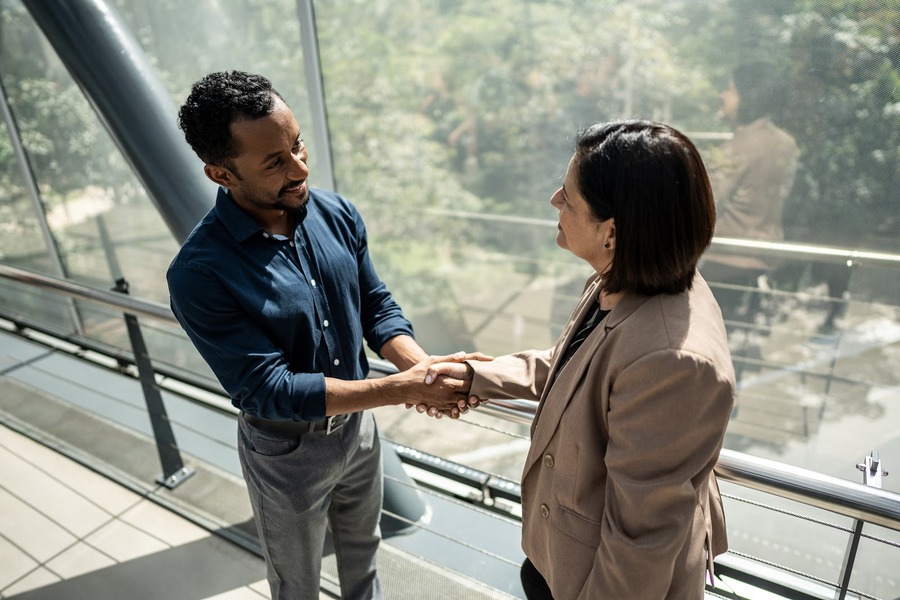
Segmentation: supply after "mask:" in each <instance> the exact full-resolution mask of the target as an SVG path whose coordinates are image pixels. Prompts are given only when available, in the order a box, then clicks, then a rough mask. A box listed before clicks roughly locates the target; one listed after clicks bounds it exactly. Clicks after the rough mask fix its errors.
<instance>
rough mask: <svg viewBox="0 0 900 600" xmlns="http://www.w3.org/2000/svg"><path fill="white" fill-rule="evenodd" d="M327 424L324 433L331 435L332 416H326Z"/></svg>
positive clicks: (332, 426) (332, 427)
mask: <svg viewBox="0 0 900 600" xmlns="http://www.w3.org/2000/svg"><path fill="white" fill-rule="evenodd" d="M327 419H328V426H327V427H326V428H325V435H331V432H332V430H333V429H334V417H327Z"/></svg>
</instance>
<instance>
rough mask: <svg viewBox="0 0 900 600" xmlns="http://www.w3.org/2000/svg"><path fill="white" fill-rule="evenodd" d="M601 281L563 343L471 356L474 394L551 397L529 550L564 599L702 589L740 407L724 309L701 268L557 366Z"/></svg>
mask: <svg viewBox="0 0 900 600" xmlns="http://www.w3.org/2000/svg"><path fill="white" fill-rule="evenodd" d="M598 284H599V278H598V276H597V275H596V274H595V275H594V276H592V278H591V279H590V280H589V281H588V285H587V288H586V290H585V294H584V295H583V297H582V299H581V301H580V303H579V305H578V307H577V308H576V310H575V313H574V314H573V316H572V318H571V319H570V321H569V323H568V325H567V326H566V328H565V330H564V331H563V333H562V336H561V337H560V340H559V341H558V342H557V345H556V347H555V348H552V349H550V350H545V351H535V350H532V351H525V352H520V353H517V354H512V355H507V356H502V357H498V358H496V359H495V360H494V361H492V362H476V361H473V362H471V363H470V364H472V367H473V369H474V371H475V375H474V380H473V384H472V390H471V391H472V394H474V395H476V396H478V397H480V398H482V399H487V398H523V399H534V400H539V401H540V405H539V407H538V412H537V415H536V416H535V419H534V424H533V425H532V429H531V449H530V451H529V453H528V456H527V458H526V460H525V467H524V470H523V473H522V520H523V522H522V548H523V549H524V551H525V554H526V555H527V556H528V557H529V558H530V559H531V561H532V562H533V563H534V565H535V566H536V567H537V569H538V570H539V571H540V572H541V573H542V574H543V575H544V577H545V578H546V579H547V582H548V584H549V585H550V589H551V590H552V592H553V597H554V598H555V599H557V600H568V599H572V598H584V599H588V598H603V599H605V600H610V599H613V598H615V599H648V600H649V599H663V598H671V599H677V600H687V599H693V598H697V599H700V598H702V596H703V587H704V582H705V574H706V571H707V569H710V570H711V568H712V557H713V556H714V555H716V554H720V553H722V552H724V551H725V549H726V548H727V541H726V537H725V520H724V515H723V513H722V506H721V499H720V497H719V491H718V486H717V485H716V480H715V476H714V474H713V466H714V465H715V464H716V460H717V459H718V456H719V450H720V449H721V447H722V439H723V437H724V434H725V428H726V426H727V423H728V419H729V416H730V414H731V408H732V405H733V403H734V370H733V367H732V363H731V356H730V354H729V350H728V344H727V342H726V339H725V327H724V324H723V322H722V316H721V312H720V311H719V307H718V305H717V304H716V301H715V299H714V298H713V296H712V293H711V292H710V289H709V287H708V286H707V284H706V282H705V281H704V280H703V279H702V278H701V277H700V275H699V274H698V275H697V276H696V277H695V279H694V285H693V290H692V291H690V292H685V293H683V294H677V295H668V294H664V295H658V296H652V297H646V296H626V297H625V298H623V299H622V300H620V302H619V303H618V304H617V305H616V307H615V308H614V309H613V310H612V312H611V313H610V314H609V315H607V317H606V318H605V319H604V320H603V321H602V322H601V323H600V324H599V325H598V326H597V328H596V329H595V330H594V331H593V332H592V333H591V335H590V337H588V339H587V340H586V341H585V342H584V344H583V345H582V346H581V348H580V349H579V350H578V351H577V352H576V353H575V355H574V356H573V357H572V359H571V360H570V361H569V362H568V364H567V365H565V367H564V368H563V369H562V371H560V372H559V373H558V374H557V373H556V370H557V364H556V360H555V358H556V357H558V356H560V355H561V354H562V351H563V350H564V349H565V348H566V346H568V344H569V342H570V338H571V337H572V336H573V335H574V332H575V329H576V325H577V324H578V323H580V321H581V319H582V317H583V315H584V313H585V312H586V311H587V308H588V306H589V303H590V302H594V301H595V299H596V298H597V294H598V291H599V288H598ZM554 377H556V380H555V383H553V384H552V385H547V383H548V382H550V381H554ZM710 548H711V549H712V552H708V549H710Z"/></svg>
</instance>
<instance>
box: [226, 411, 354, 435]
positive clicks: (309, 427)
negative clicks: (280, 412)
mask: <svg viewBox="0 0 900 600" xmlns="http://www.w3.org/2000/svg"><path fill="white" fill-rule="evenodd" d="M241 417H243V419H244V420H245V421H247V423H249V424H250V425H252V426H254V427H256V428H257V429H259V430H261V431H265V432H266V433H277V434H282V435H302V434H304V433H312V432H314V431H323V432H325V435H330V434H332V433H334V432H335V431H337V430H338V429H340V428H341V427H343V426H344V424H345V423H346V422H347V421H349V420H350V414H349V413H348V414H343V415H335V416H333V417H325V418H324V419H320V420H318V421H270V420H268V419H260V418H259V417H254V416H253V415H248V414H247V413H245V412H242V413H241Z"/></svg>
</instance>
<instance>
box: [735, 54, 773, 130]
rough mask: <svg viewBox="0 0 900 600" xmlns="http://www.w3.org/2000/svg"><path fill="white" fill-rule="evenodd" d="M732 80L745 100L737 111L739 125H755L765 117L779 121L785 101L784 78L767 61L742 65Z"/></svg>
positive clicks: (736, 70) (736, 69)
mask: <svg viewBox="0 0 900 600" xmlns="http://www.w3.org/2000/svg"><path fill="white" fill-rule="evenodd" d="M731 80H732V81H733V82H734V87H735V89H736V90H737V92H738V95H739V96H740V98H741V101H740V104H738V109H737V122H738V123H739V124H741V125H745V124H747V123H752V122H753V121H755V120H757V119H761V118H763V117H773V118H775V120H777V116H778V115H777V112H778V110H779V107H780V106H782V105H783V104H784V101H785V91H786V87H785V83H784V77H782V76H780V75H779V74H778V73H777V72H776V70H775V68H774V67H773V66H772V65H770V64H768V63H765V62H752V63H745V64H742V65H739V66H738V67H736V68H735V69H734V71H733V72H732V74H731Z"/></svg>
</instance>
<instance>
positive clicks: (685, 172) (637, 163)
mask: <svg viewBox="0 0 900 600" xmlns="http://www.w3.org/2000/svg"><path fill="white" fill-rule="evenodd" d="M574 166H575V168H576V169H577V171H576V176H577V182H578V188H579V191H580V192H581V194H582V195H583V196H584V198H585V199H586V200H587V203H588V204H589V205H590V207H591V212H592V213H593V215H594V216H595V217H596V218H597V219H599V220H601V221H605V220H607V219H609V218H614V219H615V223H616V233H615V239H616V243H615V250H614V253H615V254H614V260H613V263H612V266H611V267H610V270H609V272H608V273H607V274H606V275H605V276H604V277H603V282H602V283H601V286H602V287H603V289H604V290H605V291H606V292H608V293H616V292H630V293H636V294H644V295H654V294H661V293H669V294H676V293H680V292H683V291H685V290H688V289H690V288H691V285H692V284H693V280H694V271H695V269H696V267H697V262H698V261H699V260H700V256H701V255H702V254H703V252H704V250H706V248H707V247H708V246H709V244H710V242H711V241H712V237H713V230H714V229H715V226H716V209H715V203H714V202H713V194H712V189H711V187H710V184H709V177H708V175H707V173H706V167H705V166H704V165H703V160H702V159H701V158H700V153H699V152H698V151H697V148H696V147H695V146H694V144H693V143H692V142H691V141H690V140H689V139H688V138H687V136H685V135H684V134H683V133H681V132H679V131H678V130H676V129H674V128H673V127H670V126H668V125H664V124H662V123H654V122H651V121H638V120H631V121H613V122H610V123H599V124H596V125H592V126H590V127H588V128H587V129H585V130H583V131H581V132H580V133H579V134H578V137H577V140H576V149H575V157H574Z"/></svg>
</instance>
